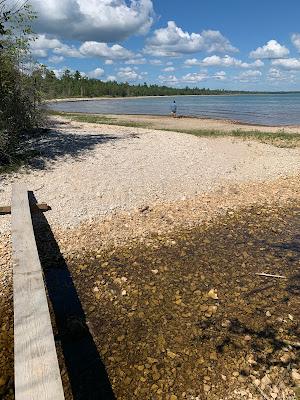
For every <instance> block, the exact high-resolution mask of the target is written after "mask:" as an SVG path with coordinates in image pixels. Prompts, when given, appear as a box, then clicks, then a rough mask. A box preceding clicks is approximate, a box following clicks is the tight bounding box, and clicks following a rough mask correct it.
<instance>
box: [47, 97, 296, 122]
mask: <svg viewBox="0 0 300 400" xmlns="http://www.w3.org/2000/svg"><path fill="white" fill-rule="evenodd" d="M173 99H175V100H176V103H177V112H178V115H188V116H193V117H209V118H215V119H229V120H236V121H240V122H245V123H251V124H261V125H282V126H284V125H295V124H297V125H298V124H300V93H288V94H264V95H236V96H227V95H226V96H220V95H219V96H174V97H144V98H124V99H99V100H89V101H78V102H61V103H51V104H50V105H49V107H50V108H51V109H53V110H57V111H67V112H82V113H92V114H95V113H99V114H147V115H168V114H169V113H170V106H171V103H172V102H173Z"/></svg>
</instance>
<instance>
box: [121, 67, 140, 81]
mask: <svg viewBox="0 0 300 400" xmlns="http://www.w3.org/2000/svg"><path fill="white" fill-rule="evenodd" d="M117 77H118V78H119V79H120V80H122V81H137V80H140V79H143V75H142V74H139V73H138V72H137V71H136V70H135V69H133V68H131V67H122V68H120V69H119V71H118V73H117Z"/></svg>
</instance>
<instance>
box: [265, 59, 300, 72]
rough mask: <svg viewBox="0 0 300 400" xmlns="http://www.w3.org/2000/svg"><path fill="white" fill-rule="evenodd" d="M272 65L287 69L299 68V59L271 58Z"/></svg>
mask: <svg viewBox="0 0 300 400" xmlns="http://www.w3.org/2000/svg"><path fill="white" fill-rule="evenodd" d="M272 65H275V66H276V67H280V68H283V69H287V70H300V59H298V58H281V59H279V60H273V61H272Z"/></svg>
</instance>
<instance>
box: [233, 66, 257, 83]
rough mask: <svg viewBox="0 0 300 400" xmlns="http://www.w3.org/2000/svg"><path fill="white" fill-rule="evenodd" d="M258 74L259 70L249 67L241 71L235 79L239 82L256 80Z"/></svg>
mask: <svg viewBox="0 0 300 400" xmlns="http://www.w3.org/2000/svg"><path fill="white" fill-rule="evenodd" d="M260 76H262V73H261V72H260V71H258V70H252V69H250V70H249V71H245V72H242V73H241V74H239V75H238V76H237V77H236V78H235V79H237V80H239V81H241V82H251V81H252V82H253V81H256V80H257V79H258V78H259V77H260Z"/></svg>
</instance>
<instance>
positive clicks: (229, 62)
mask: <svg viewBox="0 0 300 400" xmlns="http://www.w3.org/2000/svg"><path fill="white" fill-rule="evenodd" d="M184 65H186V66H195V65H200V66H203V67H237V68H253V67H254V68H258V67H263V66H264V63H263V62H262V61H261V60H256V61H254V62H253V63H246V62H243V61H241V60H238V59H237V58H234V57H230V56H228V55H226V56H224V57H220V56H217V55H213V56H209V57H205V58H204V59H203V60H202V61H201V60H198V59H197V58H191V59H188V60H186V61H185V62H184Z"/></svg>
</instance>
